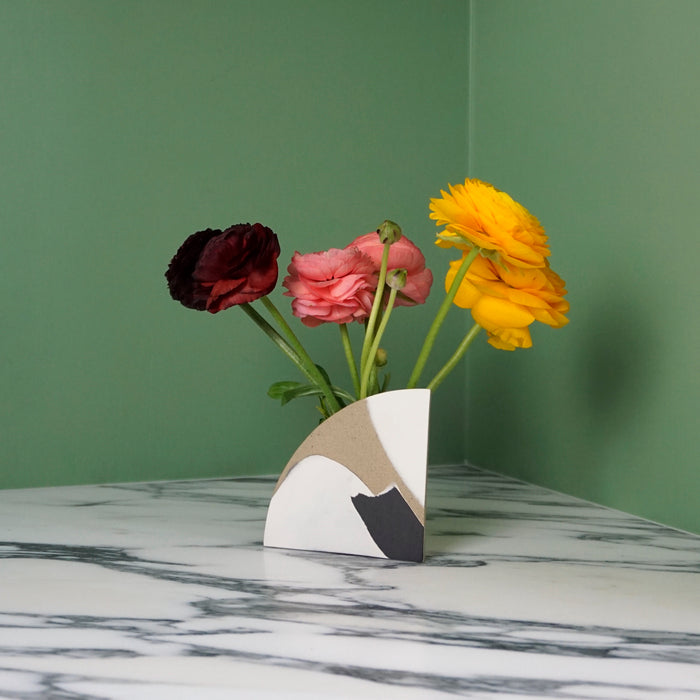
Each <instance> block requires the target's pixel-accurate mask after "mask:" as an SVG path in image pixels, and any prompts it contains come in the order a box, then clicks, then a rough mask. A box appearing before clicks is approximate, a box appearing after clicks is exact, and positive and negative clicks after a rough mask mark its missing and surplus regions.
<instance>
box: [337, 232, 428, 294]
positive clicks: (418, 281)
mask: <svg viewBox="0 0 700 700" xmlns="http://www.w3.org/2000/svg"><path fill="white" fill-rule="evenodd" d="M353 246H354V247H355V248H359V249H360V250H361V251H362V252H363V253H364V254H365V255H366V256H368V257H369V258H370V259H371V260H372V263H373V264H374V269H375V271H376V272H379V266H380V265H381V262H382V253H383V252H384V244H383V243H382V242H381V240H380V239H379V234H378V233H377V232H376V231H373V232H372V233H366V234H364V235H362V236H358V237H357V238H356V239H355V240H354V241H353V242H352V243H350V245H349V246H348V248H350V247H353ZM397 269H404V270H406V273H407V277H406V285H405V286H404V288H403V289H402V290H401V294H399V295H398V296H397V297H396V306H413V305H415V304H424V303H425V300H426V299H427V298H428V294H430V287H431V285H432V284H433V273H432V272H431V271H430V270H428V269H427V268H426V267H425V257H424V255H423V253H421V251H420V249H419V248H418V247H417V246H416V245H415V244H413V243H411V241H409V240H408V238H406V236H402V237H401V238H400V239H399V240H398V241H396V243H392V245H391V247H390V248H389V264H388V265H387V270H388V271H391V270H397Z"/></svg>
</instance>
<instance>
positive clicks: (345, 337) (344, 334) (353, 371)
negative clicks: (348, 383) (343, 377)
mask: <svg viewBox="0 0 700 700" xmlns="http://www.w3.org/2000/svg"><path fill="white" fill-rule="evenodd" d="M338 328H340V339H341V340H342V342H343V350H344V351H345V359H346V360H347V361H348V368H349V369H350V376H351V377H352V385H353V387H354V388H355V396H359V395H360V376H359V375H358V373H357V365H356V364H355V356H354V355H353V354H352V345H351V344H350V334H349V333H348V324H347V323H341V324H339V326H338Z"/></svg>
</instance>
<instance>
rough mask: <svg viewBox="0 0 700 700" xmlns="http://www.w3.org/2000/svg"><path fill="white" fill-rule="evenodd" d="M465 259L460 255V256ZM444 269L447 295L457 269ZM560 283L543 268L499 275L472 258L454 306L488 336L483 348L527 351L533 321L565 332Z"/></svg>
mask: <svg viewBox="0 0 700 700" xmlns="http://www.w3.org/2000/svg"><path fill="white" fill-rule="evenodd" d="M465 255H466V253H465ZM460 263H461V261H460V260H454V261H453V262H451V263H450V269H449V271H448V273H447V276H446V278H445V288H446V289H449V287H450V285H451V284H452V281H453V279H454V278H455V275H456V273H457V269H458V268H459V266H460ZM565 294H566V289H564V280H562V279H561V277H559V275H557V274H556V272H554V271H553V270H552V269H551V268H550V267H549V265H545V267H541V268H509V269H507V270H506V269H504V268H502V267H501V266H499V265H496V264H494V263H493V261H491V260H487V259H486V258H482V257H481V256H478V257H477V258H476V259H475V260H474V261H473V262H472V264H471V266H470V267H469V270H468V271H467V274H466V276H465V277H464V279H463V280H462V283H461V284H460V286H459V289H458V290H457V294H456V296H455V299H454V303H455V304H456V305H457V306H460V307H461V308H464V309H471V311H472V316H473V317H474V320H475V321H476V322H477V323H478V324H479V325H480V326H483V327H484V328H485V329H486V331H487V332H488V334H489V343H490V344H491V345H493V346H494V347H496V348H500V349H501V350H514V349H515V348H529V347H531V346H532V338H531V336H530V329H529V326H530V324H531V323H532V322H533V321H540V322H541V323H546V324H547V325H549V326H552V327H553V328H561V327H562V326H565V325H566V324H567V323H568V322H569V320H568V319H567V318H566V316H564V314H565V313H566V312H567V311H568V310H569V303H568V302H567V301H566V300H565V299H564V298H563V297H564V295H565Z"/></svg>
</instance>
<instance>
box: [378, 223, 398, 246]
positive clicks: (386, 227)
mask: <svg viewBox="0 0 700 700" xmlns="http://www.w3.org/2000/svg"><path fill="white" fill-rule="evenodd" d="M377 233H378V234H379V240H380V241H381V242H382V243H386V242H387V241H388V242H389V243H396V241H398V240H399V239H400V238H401V227H400V226H399V225H398V224H395V223H394V222H393V221H389V219H387V220H386V221H383V222H382V224H381V226H380V227H379V228H378V229H377Z"/></svg>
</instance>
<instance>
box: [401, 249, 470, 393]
mask: <svg viewBox="0 0 700 700" xmlns="http://www.w3.org/2000/svg"><path fill="white" fill-rule="evenodd" d="M479 252H480V249H479V248H477V247H476V246H475V247H474V248H472V249H471V250H470V251H469V254H468V255H465V256H464V258H463V259H462V264H461V265H460V266H459V269H458V270H457V274H456V275H455V278H454V279H453V280H452V284H451V285H450V288H449V289H448V290H447V294H446V295H445V298H444V299H443V300H442V304H440V308H439V309H438V312H437V314H436V316H435V319H434V320H433V323H432V325H431V326H430V329H429V330H428V334H427V335H426V336H425V341H424V342H423V347H422V348H421V351H420V354H419V355H418V359H417V360H416V366H415V367H414V368H413V372H412V373H411V376H410V378H409V380H408V384H407V385H406V388H407V389H414V388H415V386H416V384H418V380H419V379H420V375H421V373H422V372H423V368H424V367H425V363H426V362H427V361H428V356H429V355H430V351H431V350H432V349H433V345H434V344H435V339H436V338H437V334H438V331H439V330H440V327H441V326H442V324H443V322H444V320H445V316H447V312H448V311H449V310H450V307H451V306H452V302H453V301H454V298H455V296H456V295H457V290H458V289H459V285H460V284H462V280H463V279H464V276H465V275H466V274H467V270H468V269H469V266H470V265H471V264H472V262H473V261H474V259H475V258H476V256H477V255H479Z"/></svg>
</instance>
